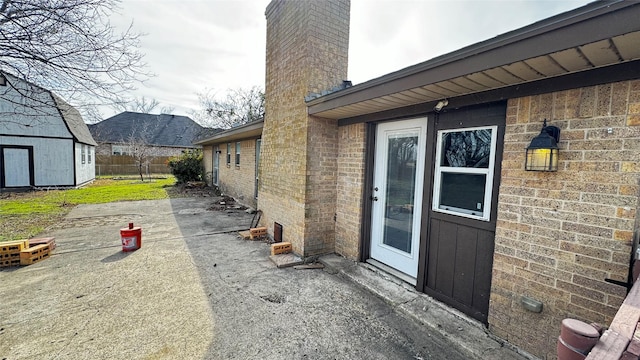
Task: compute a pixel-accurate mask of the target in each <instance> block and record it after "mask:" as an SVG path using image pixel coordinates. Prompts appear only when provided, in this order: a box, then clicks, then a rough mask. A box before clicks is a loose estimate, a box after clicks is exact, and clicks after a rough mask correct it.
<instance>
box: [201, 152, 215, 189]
mask: <svg viewBox="0 0 640 360" xmlns="http://www.w3.org/2000/svg"><path fill="white" fill-rule="evenodd" d="M214 146H215V145H207V146H203V147H202V165H203V166H204V180H205V181H206V182H207V185H209V186H213V185H215V184H213V148H214Z"/></svg>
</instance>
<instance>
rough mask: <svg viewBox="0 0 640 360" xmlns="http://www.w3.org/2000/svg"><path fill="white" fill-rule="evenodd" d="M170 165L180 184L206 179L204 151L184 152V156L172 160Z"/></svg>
mask: <svg viewBox="0 0 640 360" xmlns="http://www.w3.org/2000/svg"><path fill="white" fill-rule="evenodd" d="M168 164H169V168H171V174H173V176H175V177H176V180H177V182H178V183H179V184H180V183H185V182H187V181H201V180H203V179H204V166H203V165H202V150H187V151H183V152H182V155H180V156H174V157H172V158H170V159H169V163H168Z"/></svg>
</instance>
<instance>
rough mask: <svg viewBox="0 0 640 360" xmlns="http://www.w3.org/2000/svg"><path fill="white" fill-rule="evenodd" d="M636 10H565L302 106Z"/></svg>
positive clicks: (621, 0)
mask: <svg viewBox="0 0 640 360" xmlns="http://www.w3.org/2000/svg"><path fill="white" fill-rule="evenodd" d="M633 6H640V3H639V2H635V1H625V0H615V1H594V2H592V3H589V4H587V5H584V6H582V7H579V8H576V9H573V10H569V11H566V12H563V13H560V14H557V15H554V16H552V17H549V18H546V19H542V20H540V21H537V22H535V23H533V24H530V25H526V26H524V27H521V28H519V29H515V30H512V31H509V32H506V33H504V34H501V35H498V36H496V37H493V38H490V39H487V40H484V41H481V42H478V43H475V44H472V45H469V46H466V47H463V48H461V49H458V50H455V51H453V52H450V53H447V54H444V55H440V56H437V57H435V58H432V59H429V60H426V61H424V62H421V63H418V64H415V65H411V66H408V67H406V68H403V69H400V70H397V71H394V72H391V73H388V74H386V75H382V76H380V77H377V78H374V79H371V80H368V81H365V82H363V83H360V84H356V85H353V86H352V87H349V88H346V89H343V90H340V91H336V92H332V93H329V94H327V95H324V96H321V97H318V98H315V99H312V100H310V101H308V102H306V105H307V106H313V105H317V104H321V103H323V102H325V101H329V100H333V99H336V98H340V97H342V96H345V95H349V94H352V93H357V92H360V91H363V90H366V89H369V88H372V87H375V86H378V85H381V84H384V83H388V82H390V81H394V80H398V79H401V78H404V77H408V76H411V75H415V74H418V73H421V72H424V71H428V70H431V69H434V68H437V67H439V66H442V65H446V64H449V63H453V62H455V61H459V60H462V59H465V58H467V57H471V56H476V55H479V54H481V53H484V52H488V51H491V50H494V49H497V48H500V47H504V46H507V45H510V44H513V43H516V42H519V41H522V40H523V39H528V38H533V37H536V36H540V35H541V34H545V33H548V32H551V31H554V30H557V29H560V28H563V27H567V26H570V25H573V24H577V23H580V22H583V21H586V20H589V19H592V18H595V17H598V16H602V15H604V14H608V13H613V12H615V11H618V10H620V9H624V8H627V7H633Z"/></svg>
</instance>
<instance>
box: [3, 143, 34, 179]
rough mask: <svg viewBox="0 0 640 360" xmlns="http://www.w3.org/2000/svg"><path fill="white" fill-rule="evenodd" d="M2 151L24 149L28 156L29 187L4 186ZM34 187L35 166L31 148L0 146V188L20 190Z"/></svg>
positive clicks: (27, 146)
mask: <svg viewBox="0 0 640 360" xmlns="http://www.w3.org/2000/svg"><path fill="white" fill-rule="evenodd" d="M4 149H24V150H27V152H28V156H29V185H28V186H10V187H7V186H6V174H5V172H4V163H5V161H4ZM32 186H35V165H34V159H33V146H30V145H0V188H6V189H21V188H28V187H32Z"/></svg>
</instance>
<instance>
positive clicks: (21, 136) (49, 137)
mask: <svg viewBox="0 0 640 360" xmlns="http://www.w3.org/2000/svg"><path fill="white" fill-rule="evenodd" d="M0 136H7V137H17V138H34V139H57V140H73V139H74V137H73V136H70V137H62V136H42V135H39V136H33V135H19V134H0ZM87 145H89V144H87ZM91 146H94V145H91Z"/></svg>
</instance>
